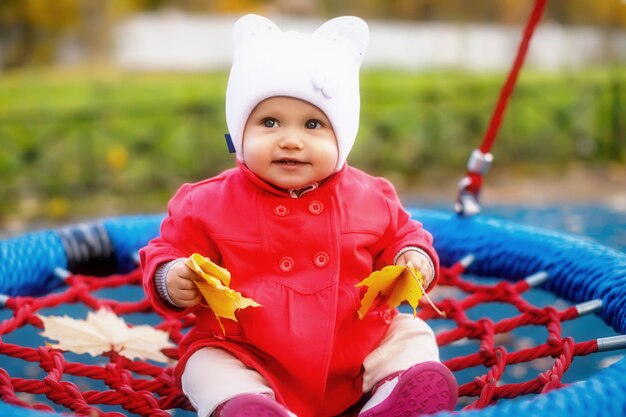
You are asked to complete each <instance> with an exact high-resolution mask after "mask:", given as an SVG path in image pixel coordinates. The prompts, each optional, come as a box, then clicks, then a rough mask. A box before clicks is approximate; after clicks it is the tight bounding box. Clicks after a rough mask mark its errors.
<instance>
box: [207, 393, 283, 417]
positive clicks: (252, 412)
mask: <svg viewBox="0 0 626 417" xmlns="http://www.w3.org/2000/svg"><path fill="white" fill-rule="evenodd" d="M216 414H218V413H216ZM219 417H290V416H289V413H288V412H287V409H286V408H285V407H283V406H282V405H281V404H279V403H278V402H277V401H276V400H274V399H273V398H271V397H269V396H267V395H263V394H241V395H238V396H236V397H235V398H233V399H232V400H228V401H227V402H226V403H225V404H224V406H223V407H222V408H221V410H219Z"/></svg>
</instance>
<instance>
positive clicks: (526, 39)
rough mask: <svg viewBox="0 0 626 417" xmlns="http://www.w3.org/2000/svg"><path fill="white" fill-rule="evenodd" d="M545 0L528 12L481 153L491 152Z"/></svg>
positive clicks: (541, 0) (540, 0) (537, 3)
mask: <svg viewBox="0 0 626 417" xmlns="http://www.w3.org/2000/svg"><path fill="white" fill-rule="evenodd" d="M546 3H547V0H535V5H534V7H533V10H532V12H531V14H530V17H529V19H528V22H526V27H525V28H524V34H523V36H522V40H521V42H520V45H519V47H518V49H517V55H516V56H515V61H514V62H513V67H512V68H511V71H510V72H509V75H508V77H507V79H506V82H505V83H504V86H503V87H502V90H501V91H500V96H499V97H498V101H497V104H496V107H495V110H494V112H493V115H492V116H491V120H490V122H489V127H488V128H487V131H486V133H485V136H484V137H483V142H482V144H481V145H480V150H481V152H482V153H485V154H486V153H489V152H491V147H492V146H493V142H494V141H495V138H496V136H497V134H498V130H499V129H500V124H501V123H502V118H503V116H504V111H505V110H506V107H507V104H508V102H509V98H510V97H511V94H512V93H513V89H514V88H515V83H516V82H517V77H518V75H519V72H520V69H521V68H522V66H523V65H524V60H525V58H526V52H527V51H528V45H529V44H530V40H531V38H532V36H533V33H534V32H535V28H536V27H537V24H538V23H539V21H540V20H541V15H542V14H543V9H544V8H545V5H546Z"/></svg>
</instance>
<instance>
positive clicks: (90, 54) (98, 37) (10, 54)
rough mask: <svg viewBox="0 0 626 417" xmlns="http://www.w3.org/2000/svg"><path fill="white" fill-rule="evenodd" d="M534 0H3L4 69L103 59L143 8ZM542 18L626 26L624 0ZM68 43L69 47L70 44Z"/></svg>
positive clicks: (473, 5)
mask: <svg viewBox="0 0 626 417" xmlns="http://www.w3.org/2000/svg"><path fill="white" fill-rule="evenodd" d="M533 3H534V2H533V1H532V0H507V1H497V0H472V1H467V0H389V1H380V0H343V1H336V0H322V1H320V0H111V1H105V0H1V1H0V52H2V55H1V56H0V58H1V59H0V69H2V68H3V69H10V68H16V67H24V66H28V65H46V64H51V63H55V62H57V61H58V58H59V56H62V55H63V54H71V52H68V48H69V49H71V48H72V47H74V48H76V47H78V48H80V49H81V51H83V54H84V55H85V57H84V60H85V61H86V62H87V63H101V62H102V61H104V60H105V59H106V57H107V56H108V52H109V47H110V39H111V33H112V30H113V28H114V27H115V26H116V25H117V24H118V23H119V22H121V21H122V20H124V19H126V18H128V17H129V16H130V15H132V14H134V13H138V12H155V11H161V10H180V11H184V12H189V13H237V14H242V13H247V12H257V13H261V14H276V13H284V14H295V15H306V16H314V17H332V16H337V15H342V14H352V15H358V16H362V17H364V18H366V19H394V20H413V21H450V22H459V23H468V22H489V23H495V24H515V25H520V24H522V23H523V22H525V20H526V18H527V16H528V14H529V11H530V10H531V8H532V5H533ZM544 20H545V21H555V22H559V23H562V24H566V25H599V26H603V27H604V28H606V30H613V29H618V28H621V29H623V28H625V27H626V2H625V1H623V0H594V1H590V0H550V1H549V2H548V4H547V6H546V11H545V13H544ZM68 45H69V46H68Z"/></svg>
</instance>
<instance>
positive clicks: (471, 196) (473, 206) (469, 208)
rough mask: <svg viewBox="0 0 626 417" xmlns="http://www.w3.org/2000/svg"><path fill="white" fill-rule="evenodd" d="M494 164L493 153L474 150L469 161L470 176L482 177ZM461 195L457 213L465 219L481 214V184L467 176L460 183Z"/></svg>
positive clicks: (457, 202)
mask: <svg viewBox="0 0 626 417" xmlns="http://www.w3.org/2000/svg"><path fill="white" fill-rule="evenodd" d="M492 162H493V155H492V154H491V153H483V152H482V151H480V150H479V149H474V150H473V151H472V154H471V155H470V158H469V160H468V161H467V172H468V174H476V175H478V176H480V177H482V176H483V175H484V174H485V173H486V172H487V171H489V168H490V167H491V163H492ZM458 187H459V195H458V197H457V200H456V203H455V205H454V209H455V211H456V212H457V213H458V214H459V215H461V216H464V217H471V216H473V215H475V214H478V213H480V203H479V201H478V197H479V194H480V187H481V184H480V183H476V181H475V179H473V178H472V177H471V176H470V175H466V176H465V177H464V178H463V179H462V180H461V181H459V186H458Z"/></svg>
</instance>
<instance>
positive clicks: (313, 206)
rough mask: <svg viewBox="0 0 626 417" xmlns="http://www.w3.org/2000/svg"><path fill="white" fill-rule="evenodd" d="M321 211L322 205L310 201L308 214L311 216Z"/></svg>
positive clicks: (322, 209)
mask: <svg viewBox="0 0 626 417" xmlns="http://www.w3.org/2000/svg"><path fill="white" fill-rule="evenodd" d="M322 211H324V205H323V204H322V203H320V202H319V201H317V200H315V201H311V204H309V212H310V213H311V214H320V213H321V212H322Z"/></svg>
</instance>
